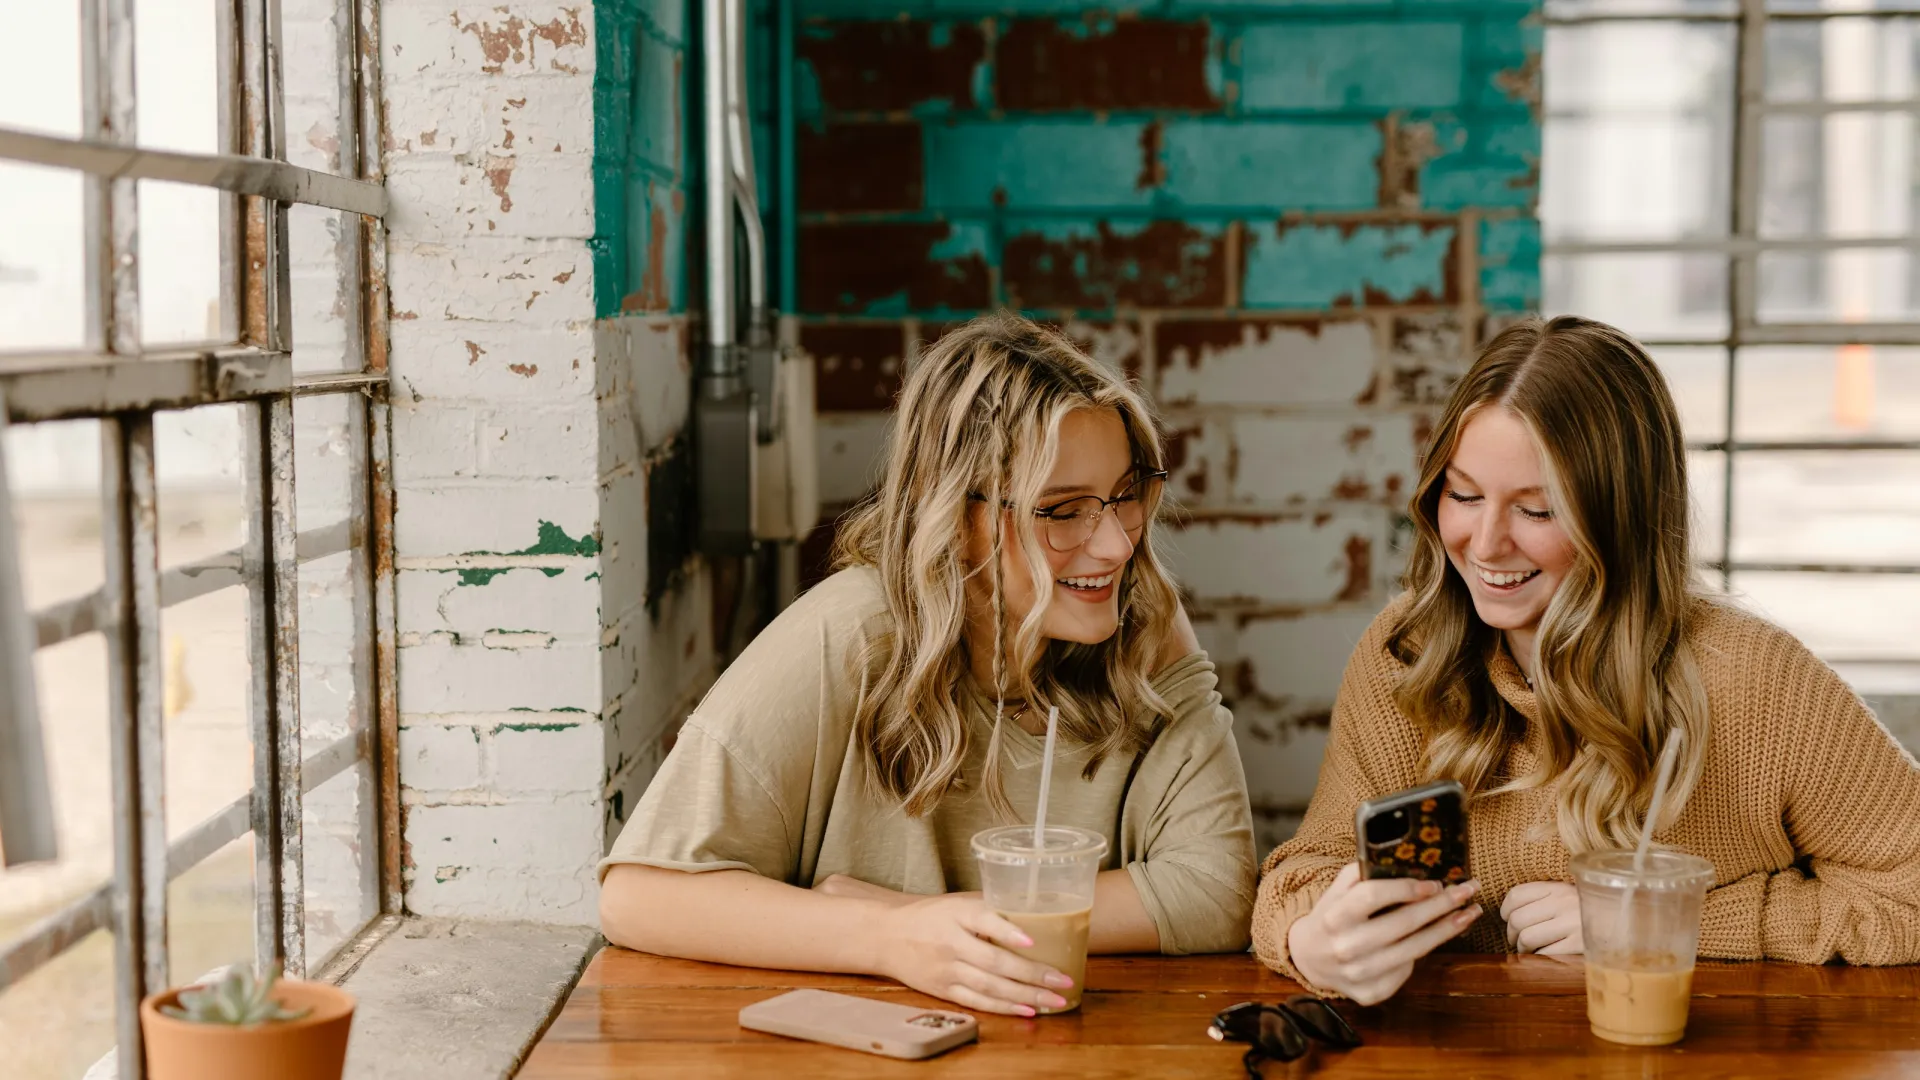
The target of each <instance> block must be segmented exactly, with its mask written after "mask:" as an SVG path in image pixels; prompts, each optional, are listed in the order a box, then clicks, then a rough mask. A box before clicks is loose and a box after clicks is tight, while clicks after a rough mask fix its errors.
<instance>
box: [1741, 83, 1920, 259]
mask: <svg viewBox="0 0 1920 1080" xmlns="http://www.w3.org/2000/svg"><path fill="white" fill-rule="evenodd" d="M1913 129H1914V128H1913V117H1912V116H1911V115H1903V114H1896V113H1860V112H1854V113H1837V114H1834V115H1831V116H1825V117H1817V116H1773V117H1769V118H1768V119H1767V121H1766V125H1765V128H1764V129H1763V131H1762V143H1761V150H1762V154H1763V160H1762V162H1761V174H1762V175H1761V193H1760V231H1761V235H1763V236H1767V237H1775V236H1783V237H1784V236H1794V237H1798V236H1821V235H1823V236H1831V237H1835V238H1838V239H1855V240H1857V239H1867V238H1877V237H1884V236H1900V235H1904V234H1905V233H1906V232H1907V231H1908V230H1909V227H1910V225H1911V224H1912V222H1913V220H1914V214H1913V207H1914V198H1915V184H1914V138H1913Z"/></svg>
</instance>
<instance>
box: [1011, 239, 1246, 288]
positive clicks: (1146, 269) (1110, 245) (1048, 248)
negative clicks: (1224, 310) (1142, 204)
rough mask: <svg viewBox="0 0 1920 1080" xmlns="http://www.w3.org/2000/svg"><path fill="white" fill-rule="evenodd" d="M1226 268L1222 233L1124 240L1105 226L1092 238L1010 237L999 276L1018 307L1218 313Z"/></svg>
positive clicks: (1224, 283)
mask: <svg viewBox="0 0 1920 1080" xmlns="http://www.w3.org/2000/svg"><path fill="white" fill-rule="evenodd" d="M1226 264H1227V260H1226V249H1225V241H1224V237H1223V236H1222V235H1221V234H1218V233H1215V234H1213V235H1211V236H1209V235H1207V234H1205V233H1202V232H1201V231H1200V230H1198V229H1196V228H1194V227H1193V226H1192V225H1189V224H1187V223H1186V222H1183V221H1156V222H1153V223H1152V224H1150V225H1148V226H1147V227H1146V228H1145V229H1144V230H1142V231H1140V232H1137V233H1132V234H1122V233H1119V232H1116V231H1114V229H1113V227H1112V226H1111V225H1109V224H1108V223H1106V222H1104V221H1103V222H1101V223H1100V224H1099V226H1098V229H1097V232H1096V233H1095V235H1092V236H1085V235H1082V236H1068V237H1049V236H1045V235H1042V234H1040V233H1035V232H1029V233H1019V234H1016V235H1013V236H1009V237H1007V241H1006V245H1005V247H1004V248H1003V251H1002V258H1001V272H1002V274H1003V275H1004V277H1005V281H1006V286H1007V298H1008V301H1009V302H1010V303H1012V304H1013V305H1015V306H1017V307H1028V308H1077V309H1082V310H1085V309H1095V310H1100V309H1107V308H1112V307H1116V306H1129V307H1219V306H1221V305H1222V304H1224V303H1225V302H1226V294H1227V281H1226V279H1227V272H1226Z"/></svg>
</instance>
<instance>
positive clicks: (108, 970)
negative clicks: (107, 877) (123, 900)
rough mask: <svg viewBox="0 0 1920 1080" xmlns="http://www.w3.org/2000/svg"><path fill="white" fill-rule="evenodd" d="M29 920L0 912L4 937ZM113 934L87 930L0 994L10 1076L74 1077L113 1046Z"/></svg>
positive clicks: (0, 1032) (0, 1038)
mask: <svg viewBox="0 0 1920 1080" xmlns="http://www.w3.org/2000/svg"><path fill="white" fill-rule="evenodd" d="M27 925H28V920H24V919H18V918H13V917H9V916H6V915H0V939H11V938H12V937H13V935H15V934H17V933H18V932H19V931H21V930H24V929H26V927H27ZM113 1039H114V1028H113V935H112V934H111V933H109V932H107V931H105V930H96V931H94V932H93V933H91V934H88V935H87V936H86V937H85V938H83V939H81V941H80V942H79V943H78V944H76V945H75V946H74V947H73V948H71V949H69V950H67V951H66V952H65V953H64V954H62V955H60V956H58V957H55V958H54V959H53V960H52V961H51V962H49V963H48V964H47V965H46V966H45V967H43V968H41V969H40V970H39V971H36V972H34V973H33V974H31V975H29V976H27V977H26V978H25V979H22V980H21V981H20V984H19V985H18V986H15V987H13V988H12V989H10V990H8V991H6V992H5V993H0V1045H4V1046H5V1047H6V1048H7V1049H6V1053H7V1080H75V1078H76V1077H81V1076H85V1075H86V1072H87V1069H88V1068H90V1067H91V1066H92V1065H93V1063H94V1062H96V1061H98V1060H100V1057H101V1055H103V1054H105V1053H106V1052H107V1051H109V1050H111V1049H113Z"/></svg>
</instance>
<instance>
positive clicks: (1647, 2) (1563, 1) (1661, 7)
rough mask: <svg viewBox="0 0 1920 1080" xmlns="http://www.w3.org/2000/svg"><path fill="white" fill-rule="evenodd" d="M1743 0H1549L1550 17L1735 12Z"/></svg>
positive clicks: (1728, 13) (1719, 13)
mask: <svg viewBox="0 0 1920 1080" xmlns="http://www.w3.org/2000/svg"><path fill="white" fill-rule="evenodd" d="M1739 10H1740V3H1739V0H1547V16H1548V17H1549V18H1566V17H1569V16H1578V15H1665V14H1670V13H1676V12H1686V13H1687V14H1689V15H1732V14H1735V13H1737V12H1738V11H1739Z"/></svg>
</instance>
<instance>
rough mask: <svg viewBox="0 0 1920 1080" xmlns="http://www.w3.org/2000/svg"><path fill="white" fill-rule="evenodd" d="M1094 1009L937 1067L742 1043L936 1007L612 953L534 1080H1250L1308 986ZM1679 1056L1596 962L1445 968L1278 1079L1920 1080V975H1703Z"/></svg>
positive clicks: (1178, 980)
mask: <svg viewBox="0 0 1920 1080" xmlns="http://www.w3.org/2000/svg"><path fill="white" fill-rule="evenodd" d="M1087 986H1088V990H1087V995H1086V1000H1085V1002H1084V1003H1083V1004H1082V1006H1081V1008H1080V1011H1079V1012H1077V1013H1072V1014H1068V1015H1065V1016H1057V1017H1047V1018H1042V1019H1035V1020H1022V1019H1018V1018H1013V1017H1001V1016H984V1015H983V1016H981V1018H980V1041H979V1042H978V1043H976V1044H974V1045H972V1046H967V1047H962V1048H960V1049H958V1050H955V1051H952V1052H950V1053H948V1054H945V1055H943V1056H941V1057H938V1058H934V1059H932V1060H929V1061H924V1062H903V1061H892V1060H889V1059H886V1058H881V1057H876V1056H873V1055H869V1054H861V1053H855V1052H853V1051H850V1050H840V1049H836V1048H833V1047H827V1046H818V1045H815V1044H812V1043H806V1042H799V1041H796V1040H791V1039H783V1038H780V1037H778V1036H774V1035H763V1034H761V1033H759V1032H753V1031H745V1030H742V1029H741V1028H740V1027H739V1025H738V1014H739V1011H740V1007H741V1006H743V1005H747V1004H749V1003H751V1002H755V1001H759V1000H762V999H764V998H769V997H773V996H774V995H776V994H779V993H782V992H784V991H786V990H790V989H794V988H798V987H820V988H824V989H830V990H838V991H842V992H844V993H852V994H859V995H862V996H870V997H878V998H884V999H886V1000H888V1001H898V1002H905V1003H909V1004H913V1005H919V1006H928V1005H936V1004H939V1003H937V1002H935V1001H934V1000H933V999H932V998H928V997H925V996H923V995H920V994H917V993H914V992H912V991H909V990H906V989H904V988H903V987H900V986H898V985H895V984H890V983H886V982H883V981H881V980H877V979H866V978H860V977H857V976H843V975H808V974H801V973H796V972H785V971H756V970H751V969H746V968H732V967H723V966H719V965H714V964H701V963H695V962H692V961H684V960H666V959H661V958H659V957H654V956H648V955H645V954H643V953H635V952H629V951H627V950H625V949H618V948H612V947H609V948H607V949H605V950H603V951H602V952H601V953H600V954H599V956H597V957H595V958H594V960H593V963H592V964H591V965H590V966H589V967H588V968H587V971H586V974H585V975H584V976H582V978H581V980H580V985H579V986H578V987H576V988H575V989H574V991H573V994H572V996H571V997H569V998H568V1000H567V1004H566V1007H565V1008H564V1009H563V1010H562V1012H561V1013H560V1015H559V1017H558V1018H556V1019H555V1020H554V1023H553V1026H552V1028H550V1029H549V1030H548V1031H547V1033H546V1035H545V1036H544V1037H543V1038H542V1040H541V1042H540V1044H539V1045H538V1046H537V1047H535V1049H534V1052H533V1054H532V1056H531V1057H530V1058H529V1060H528V1062H527V1065H526V1068H525V1069H524V1070H523V1071H522V1072H521V1073H520V1078H521V1080H587V1078H595V1077H669V1076H697V1077H735V1076H737V1077H748V1078H752V1080H800V1078H803V1077H804V1078H811V1077H829V1078H831V1077H916V1078H922V1080H932V1078H936V1077H992V1078H995V1080H1000V1078H1017V1077H1023V1076H1035V1077H1038V1076H1074V1077H1120V1076H1150V1077H1206V1078H1209V1080H1239V1078H1241V1077H1243V1076H1244V1074H1243V1072H1242V1071H1241V1068H1240V1054H1241V1053H1242V1051H1243V1050H1244V1047H1241V1046H1236V1045H1233V1044H1220V1043H1216V1042H1214V1041H1213V1040H1211V1039H1209V1038H1207V1036H1206V1028H1207V1024H1208V1021H1209V1020H1211V1019H1212V1017H1213V1014H1214V1013H1216V1012H1218V1011H1219V1010H1221V1009H1223V1008H1225V1007H1226V1006H1228V1005H1232V1004H1235V1003H1236V1002H1241V1001H1250V1000H1261V1001H1277V1000H1280V999H1281V998H1283V997H1285V996H1286V995H1288V994H1292V993H1296V992H1298V987H1297V986H1295V984H1293V983H1291V982H1289V981H1287V980H1286V979H1283V978H1281V977H1280V976H1278V975H1275V974H1273V973H1272V972H1270V971H1268V970H1266V969H1265V968H1262V967H1261V966H1260V965H1259V964H1257V963H1256V962H1254V960H1253V959H1251V958H1250V957H1247V956H1208V957H1158V956H1150V957H1147V956H1143V957H1095V958H1094V959H1093V960H1092V961H1091V962H1090V963H1089V964H1088V966H1087ZM1694 995H1695V996H1694V999H1693V1011H1692V1018H1691V1021H1690V1023H1689V1025H1688V1028H1687V1037H1686V1039H1684V1040H1683V1041H1682V1042H1680V1043H1679V1044H1678V1045H1676V1046H1671V1047H1660V1048H1655V1049H1637V1048H1631V1047H1622V1046H1615V1045H1613V1044H1612V1043H1608V1042H1603V1041H1601V1040H1600V1039H1596V1038H1594V1037H1593V1035H1592V1034H1591V1033H1590V1032H1589V1031H1588V1030H1587V1013H1586V1006H1587V1002H1586V984H1585V975H1584V973H1583V970H1582V968H1581V967H1580V966H1579V964H1578V963H1577V962H1571V963H1570V962H1567V961H1560V960H1553V959H1549V958H1545V957H1537V956H1525V957H1521V956H1482V955H1442V956H1435V957H1430V958H1428V959H1427V960H1426V961H1423V962H1422V964H1421V966H1420V968H1419V970H1418V971H1416V973H1415V975H1414V977H1413V980H1412V981H1411V982H1410V983H1409V984H1408V986H1407V987H1406V988H1405V989H1403V990H1402V991H1401V992H1400V994H1399V995H1397V996H1396V997H1395V998H1394V999H1393V1000H1391V1001H1389V1002H1387V1003H1386V1004H1384V1005H1379V1006H1376V1007H1373V1008H1369V1009H1359V1008H1355V1007H1353V1006H1352V1005H1348V1004H1343V1005H1342V1006H1341V1008H1342V1010H1343V1011H1344V1012H1345V1013H1346V1015H1347V1017H1348V1018H1349V1019H1350V1020H1352V1021H1353V1024H1354V1027H1355V1028H1356V1029H1358V1030H1359V1032H1360V1034H1361V1037H1362V1038H1363V1039H1364V1040H1365V1041H1366V1045H1364V1046H1362V1047H1361V1048H1360V1049H1358V1050H1354V1051H1350V1052H1346V1053H1340V1052H1334V1051H1328V1050H1324V1049H1316V1050H1315V1051H1314V1052H1313V1053H1312V1054H1311V1055H1310V1056H1309V1057H1308V1058H1307V1059H1303V1060H1302V1061H1300V1062H1295V1063H1293V1064H1291V1065H1287V1064H1281V1063H1272V1064H1269V1065H1268V1066H1267V1068H1266V1075H1267V1076H1268V1077H1270V1078H1272V1077H1304V1076H1317V1077H1390V1076H1391V1077H1405V1076H1432V1077H1445V1078H1447V1080H1467V1078H1470V1077H1619V1078H1623V1080H1625V1078H1632V1080H1642V1078H1651V1077H1682V1076H1684V1077H1727V1078H1733V1077H1753V1076H1791V1077H1807V1078H1819V1080H1834V1078H1842V1077H1869V1076H1871V1077H1895V1076H1910V1077H1920V967H1909V968H1849V967H1802V966H1799V965H1793V964H1774V963H1764V964H1720V963H1702V964H1701V965H1700V968H1699V970H1698V972H1697V973H1696V975H1695V977H1694Z"/></svg>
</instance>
